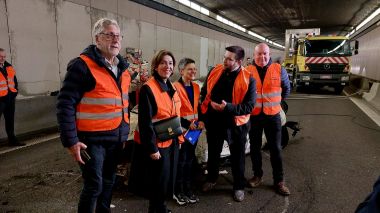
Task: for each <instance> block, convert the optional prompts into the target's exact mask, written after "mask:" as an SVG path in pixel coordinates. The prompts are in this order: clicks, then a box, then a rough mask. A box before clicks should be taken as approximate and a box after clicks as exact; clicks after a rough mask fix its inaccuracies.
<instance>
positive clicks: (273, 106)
mask: <svg viewBox="0 0 380 213" xmlns="http://www.w3.org/2000/svg"><path fill="white" fill-rule="evenodd" d="M253 57H254V64H253V65H250V66H248V67H247V70H249V72H251V75H252V76H253V78H255V80H256V87H257V88H256V91H257V100H256V104H255V107H254V109H253V111H252V113H251V129H250V131H249V138H250V145H251V146H250V147H251V150H250V154H251V160H252V170H253V173H254V176H253V177H252V178H251V179H250V180H249V181H248V182H249V184H250V185H251V186H252V187H257V186H259V185H260V184H261V182H262V177H263V170H262V157H261V146H262V134H263V131H264V133H265V136H266V139H267V143H268V147H269V152H270V162H271V164H272V170H273V182H274V186H275V189H276V191H277V192H278V193H279V194H281V195H284V196H287V195H290V191H289V189H288V187H286V185H285V182H284V172H283V166H282V157H281V116H280V110H281V105H280V104H281V101H282V100H285V98H286V97H287V96H288V95H289V93H290V82H289V78H288V74H287V72H286V70H285V69H284V68H282V67H281V65H280V64H278V63H272V60H271V58H270V49H269V46H268V45H267V44H265V43H260V44H258V45H257V46H256V47H255V50H254V55H253Z"/></svg>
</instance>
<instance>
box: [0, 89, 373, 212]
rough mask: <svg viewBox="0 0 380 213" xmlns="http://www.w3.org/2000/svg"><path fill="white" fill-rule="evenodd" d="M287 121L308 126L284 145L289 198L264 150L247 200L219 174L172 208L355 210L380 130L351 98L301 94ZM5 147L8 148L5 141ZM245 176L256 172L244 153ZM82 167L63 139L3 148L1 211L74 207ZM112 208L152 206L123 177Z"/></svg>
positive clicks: (366, 188) (367, 187)
mask: <svg viewBox="0 0 380 213" xmlns="http://www.w3.org/2000/svg"><path fill="white" fill-rule="evenodd" d="M288 104H289V112H288V120H292V121H298V122H300V125H301V127H302V130H301V132H299V133H298V134H297V135H296V136H295V137H294V138H291V139H290V142H289V145H288V146H287V147H286V148H285V149H284V151H283V161H284V168H285V178H286V182H287V184H288V186H289V188H290V190H291V193H292V194H291V195H290V196H289V197H282V196H280V195H278V194H276V193H274V191H273V188H272V179H271V167H270V162H269V155H268V154H267V153H266V152H265V153H264V155H263V158H264V159H263V163H264V183H263V185H261V186H260V187H258V188H255V189H252V188H246V199H245V200H244V201H243V202H241V203H237V202H234V201H233V199H232V185H231V182H232V178H231V173H230V169H229V168H228V166H227V167H225V168H222V169H226V170H227V171H228V172H229V174H226V175H221V176H220V178H219V179H218V183H217V186H216V189H215V190H214V191H212V192H210V193H207V194H205V193H201V192H199V188H200V185H201V184H202V181H203V180H204V178H205V177H204V175H198V178H197V181H196V186H197V190H196V192H197V194H198V195H199V197H200V202H199V203H198V204H195V205H188V206H185V207H179V206H177V205H176V203H174V201H172V200H170V201H169V203H168V205H169V208H170V209H172V210H173V212H185V213H186V212H207V213H213V212H217V213H223V212H226V213H227V212H228V213H231V212H268V213H272V212H275V213H277V212H279V213H285V212H297V213H298V212H305V213H306V212H307V213H316V212H324V213H325V212H333V213H337V212H342V213H343V212H344V213H346V212H353V211H354V210H355V208H356V207H357V205H358V204H359V203H360V202H361V201H362V200H364V198H365V197H366V195H367V194H368V193H369V192H370V191H371V189H372V185H373V183H374V182H375V180H376V179H377V177H378V176H379V175H380V129H379V127H378V126H377V125H376V124H375V123H374V122H373V121H372V120H371V119H369V118H368V117H367V116H366V114H364V113H363V112H362V111H361V110H360V109H359V108H357V107H356V105H354V104H353V103H352V102H351V101H350V100H349V99H348V98H346V97H343V96H335V95H330V94H325V95H312V94H295V95H292V96H291V97H290V98H289V100H288ZM0 148H1V149H3V150H4V149H7V148H6V147H0ZM246 168H247V169H246V177H247V178H250V177H251V176H252V171H251V169H250V168H251V163H250V158H249V156H247V158H246ZM81 181H82V180H81V176H80V171H79V167H78V166H77V165H76V163H75V162H73V160H72V159H71V156H70V155H69V154H68V153H67V151H66V150H65V149H64V148H63V147H62V145H61V144H60V142H59V140H58V139H55V140H50V141H48V142H45V143H41V144H37V145H33V146H30V147H26V148H22V149H18V150H15V151H12V152H8V153H5V154H1V155H0V212H1V213H3V212H28V213H29V212H55V213H59V212H65V213H66V212H76V206H77V201H78V197H79V193H80V190H81ZM112 204H113V205H115V207H114V208H113V209H112V210H113V212H147V208H148V201H147V200H145V199H143V198H140V197H137V196H133V195H131V194H129V193H128V192H127V190H126V187H125V186H124V185H123V181H122V179H121V178H119V181H118V183H117V186H116V188H115V192H114V197H113V202H112Z"/></svg>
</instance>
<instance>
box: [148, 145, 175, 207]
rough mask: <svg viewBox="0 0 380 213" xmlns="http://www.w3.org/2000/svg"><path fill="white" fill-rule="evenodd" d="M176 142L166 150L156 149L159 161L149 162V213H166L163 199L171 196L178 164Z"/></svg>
mask: <svg viewBox="0 0 380 213" xmlns="http://www.w3.org/2000/svg"><path fill="white" fill-rule="evenodd" d="M178 148H179V145H178V142H177V141H175V142H173V143H172V144H171V146H170V147H167V148H158V149H159V152H160V154H161V158H160V159H159V160H152V159H150V160H149V166H148V167H149V177H150V179H151V183H150V189H151V190H150V195H149V213H166V212H167V211H168V210H167V207H166V204H165V199H166V197H167V196H168V195H170V196H171V195H173V189H174V182H175V179H176V171H177V163H178Z"/></svg>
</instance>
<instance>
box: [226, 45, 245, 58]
mask: <svg viewBox="0 0 380 213" xmlns="http://www.w3.org/2000/svg"><path fill="white" fill-rule="evenodd" d="M226 50H227V51H229V52H233V53H235V59H236V60H243V59H244V56H245V53H244V49H243V48H242V47H240V46H229V47H226Z"/></svg>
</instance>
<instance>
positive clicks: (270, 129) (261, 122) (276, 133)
mask: <svg viewBox="0 0 380 213" xmlns="http://www.w3.org/2000/svg"><path fill="white" fill-rule="evenodd" d="M250 122H251V130H250V131H249V138H250V145H251V150H250V151H251V160H252V170H253V174H254V175H255V176H258V177H262V176H263V169H262V156H261V145H262V134H263V130H264V133H265V137H266V139H267V143H268V147H269V152H270V162H271V165H272V171H273V182H274V184H278V183H279V182H281V181H283V179H284V172H283V168H282V157H281V117H280V114H279V113H278V114H276V115H273V116H270V115H265V114H259V115H256V116H251V119H250Z"/></svg>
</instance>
